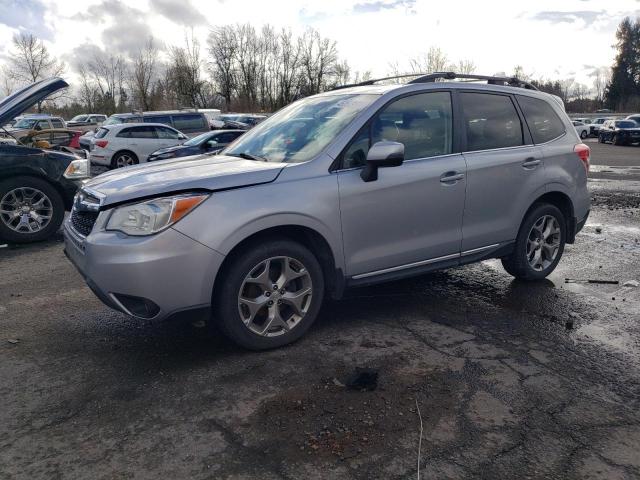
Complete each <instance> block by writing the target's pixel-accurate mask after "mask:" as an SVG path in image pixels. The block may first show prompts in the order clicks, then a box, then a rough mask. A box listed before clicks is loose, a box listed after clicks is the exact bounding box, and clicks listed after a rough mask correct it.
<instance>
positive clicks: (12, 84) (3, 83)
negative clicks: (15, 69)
mask: <svg viewBox="0 0 640 480" xmlns="http://www.w3.org/2000/svg"><path fill="white" fill-rule="evenodd" d="M0 72H1V73H2V80H0V93H1V94H2V96H3V97H8V96H9V95H11V94H12V93H13V92H14V90H15V89H16V81H15V79H14V78H13V76H12V75H11V72H10V71H9V69H8V68H7V66H6V65H3V66H2V69H1V70H0Z"/></svg>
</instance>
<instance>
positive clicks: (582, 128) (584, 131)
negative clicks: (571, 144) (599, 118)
mask: <svg viewBox="0 0 640 480" xmlns="http://www.w3.org/2000/svg"><path fill="white" fill-rule="evenodd" d="M573 126H574V127H575V129H576V133H577V134H578V135H579V136H580V138H582V139H583V140H584V139H585V138H587V137H588V136H589V133H590V132H589V125H587V124H586V123H584V122H579V121H578V120H573Z"/></svg>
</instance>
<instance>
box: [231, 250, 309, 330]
mask: <svg viewBox="0 0 640 480" xmlns="http://www.w3.org/2000/svg"><path fill="white" fill-rule="evenodd" d="M312 296H313V283H312V281H311V275H310V274H309V271H308V270H307V269H306V267H305V266H304V265H303V264H302V262H300V261H299V260H296V259H295V258H291V257H286V256H283V257H271V258H268V259H266V260H263V261H261V262H260V263H258V264H257V265H256V266H255V267H253V268H252V269H251V270H250V272H249V273H248V274H247V276H246V277H245V279H244V281H243V282H242V286H241V287H240V291H239V292H238V313H239V314H240V318H241V319H242V321H243V323H244V325H245V326H246V327H247V328H248V329H249V330H251V331H252V332H253V333H255V334H256V335H260V336H263V337H277V336H280V335H284V334H286V333H288V332H290V331H291V330H293V329H294V328H296V326H298V325H299V324H300V322H301V321H302V319H303V318H304V317H305V315H306V314H307V312H308V310H309V307H310V305H311V299H312Z"/></svg>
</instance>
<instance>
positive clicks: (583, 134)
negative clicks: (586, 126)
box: [580, 130, 589, 140]
mask: <svg viewBox="0 0 640 480" xmlns="http://www.w3.org/2000/svg"><path fill="white" fill-rule="evenodd" d="M588 136H589V132H587V131H586V130H582V131H581V132H580V138H581V139H582V140H584V139H585V138H587V137H588Z"/></svg>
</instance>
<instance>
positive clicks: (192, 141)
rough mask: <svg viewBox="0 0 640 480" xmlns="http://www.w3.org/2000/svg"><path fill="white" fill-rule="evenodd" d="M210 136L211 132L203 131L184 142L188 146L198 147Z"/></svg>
mask: <svg viewBox="0 0 640 480" xmlns="http://www.w3.org/2000/svg"><path fill="white" fill-rule="evenodd" d="M210 136H211V132H207V133H202V134H200V135H198V136H197V137H193V138H192V139H190V140H187V141H186V142H184V143H183V145H186V146H188V147H197V146H198V145H200V144H201V143H203V142H206V141H207V140H208V139H209V137H210Z"/></svg>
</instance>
